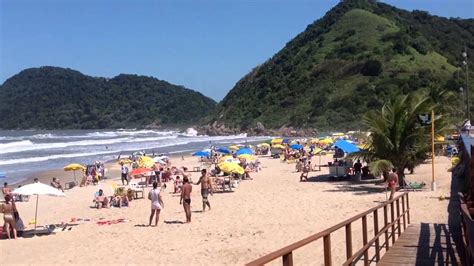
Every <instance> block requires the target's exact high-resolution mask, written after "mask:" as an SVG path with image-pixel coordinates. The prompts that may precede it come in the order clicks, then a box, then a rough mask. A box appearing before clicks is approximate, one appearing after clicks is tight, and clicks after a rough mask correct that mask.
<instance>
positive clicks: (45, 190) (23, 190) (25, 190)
mask: <svg viewBox="0 0 474 266" xmlns="http://www.w3.org/2000/svg"><path fill="white" fill-rule="evenodd" d="M12 193H13V194H19V195H27V196H31V195H36V210H35V231H36V223H37V221H36V219H37V217H38V198H39V195H48V196H55V197H64V196H66V194H64V192H62V191H60V190H59V189H57V188H54V187H52V186H48V185H45V184H43V183H39V182H38V183H33V184H28V185H25V186H22V187H19V188H17V189H15V190H13V192H12Z"/></svg>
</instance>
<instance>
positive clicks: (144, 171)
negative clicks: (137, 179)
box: [130, 168, 153, 176]
mask: <svg viewBox="0 0 474 266" xmlns="http://www.w3.org/2000/svg"><path fill="white" fill-rule="evenodd" d="M151 171H153V170H152V169H150V168H137V169H133V171H131V172H130V175H131V176H137V175H145V174H148V173H150V172H151Z"/></svg>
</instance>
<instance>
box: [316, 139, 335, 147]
mask: <svg viewBox="0 0 474 266" xmlns="http://www.w3.org/2000/svg"><path fill="white" fill-rule="evenodd" d="M333 142H334V141H333V140H332V139H331V138H325V139H322V140H320V141H319V143H321V144H324V145H329V144H332V143H333Z"/></svg>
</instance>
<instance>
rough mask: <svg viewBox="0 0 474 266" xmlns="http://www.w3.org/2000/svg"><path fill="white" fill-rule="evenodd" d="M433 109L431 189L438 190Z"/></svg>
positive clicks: (432, 112) (432, 111) (432, 114)
mask: <svg viewBox="0 0 474 266" xmlns="http://www.w3.org/2000/svg"><path fill="white" fill-rule="evenodd" d="M434 115H435V114H434V110H431V191H436V182H435V116H434Z"/></svg>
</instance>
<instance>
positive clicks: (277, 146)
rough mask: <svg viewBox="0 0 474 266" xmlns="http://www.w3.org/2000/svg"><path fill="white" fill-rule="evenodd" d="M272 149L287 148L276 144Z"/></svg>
mask: <svg viewBox="0 0 474 266" xmlns="http://www.w3.org/2000/svg"><path fill="white" fill-rule="evenodd" d="M272 148H274V149H284V148H285V146H283V145H281V144H275V145H273V146H272Z"/></svg>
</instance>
